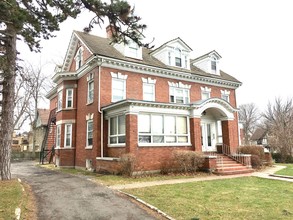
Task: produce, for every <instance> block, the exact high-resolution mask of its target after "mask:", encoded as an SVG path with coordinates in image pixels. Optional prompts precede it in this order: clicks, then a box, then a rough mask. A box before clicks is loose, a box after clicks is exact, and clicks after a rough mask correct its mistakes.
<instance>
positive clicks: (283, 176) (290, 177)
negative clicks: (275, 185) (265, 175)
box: [269, 174, 293, 180]
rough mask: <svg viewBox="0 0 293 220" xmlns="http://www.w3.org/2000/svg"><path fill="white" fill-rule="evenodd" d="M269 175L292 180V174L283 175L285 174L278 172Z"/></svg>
mask: <svg viewBox="0 0 293 220" xmlns="http://www.w3.org/2000/svg"><path fill="white" fill-rule="evenodd" d="M269 176H273V177H279V178H285V179H292V180H293V176H285V175H278V174H269Z"/></svg>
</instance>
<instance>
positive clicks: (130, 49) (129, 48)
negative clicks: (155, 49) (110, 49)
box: [116, 40, 142, 59]
mask: <svg viewBox="0 0 293 220" xmlns="http://www.w3.org/2000/svg"><path fill="white" fill-rule="evenodd" d="M116 49H118V50H119V47H117V48H116ZM120 50H123V47H120ZM124 55H125V56H126V57H131V58H134V59H142V48H141V47H139V46H138V44H137V43H136V42H134V41H132V40H129V41H128V44H125V45H124Z"/></svg>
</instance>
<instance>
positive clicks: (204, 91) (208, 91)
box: [201, 87, 211, 100]
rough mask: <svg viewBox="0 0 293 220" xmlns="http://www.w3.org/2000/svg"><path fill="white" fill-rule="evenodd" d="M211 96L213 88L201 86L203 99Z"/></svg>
mask: <svg viewBox="0 0 293 220" xmlns="http://www.w3.org/2000/svg"><path fill="white" fill-rule="evenodd" d="M209 98H211V88H208V87H201V99H202V100H206V99H209Z"/></svg>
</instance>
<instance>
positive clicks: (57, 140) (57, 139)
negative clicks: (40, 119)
mask: <svg viewBox="0 0 293 220" xmlns="http://www.w3.org/2000/svg"><path fill="white" fill-rule="evenodd" d="M60 145H61V125H57V128H56V148H60Z"/></svg>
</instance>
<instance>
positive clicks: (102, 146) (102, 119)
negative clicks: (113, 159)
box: [98, 59, 104, 158]
mask: <svg viewBox="0 0 293 220" xmlns="http://www.w3.org/2000/svg"><path fill="white" fill-rule="evenodd" d="M102 63H103V59H102V60H101V61H100V62H98V66H99V82H98V86H99V97H98V111H99V113H100V114H101V158H103V157H104V114H103V111H101V66H102Z"/></svg>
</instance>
